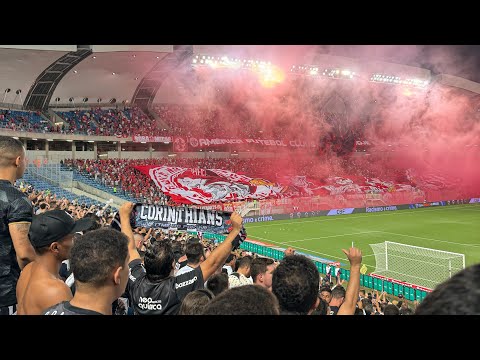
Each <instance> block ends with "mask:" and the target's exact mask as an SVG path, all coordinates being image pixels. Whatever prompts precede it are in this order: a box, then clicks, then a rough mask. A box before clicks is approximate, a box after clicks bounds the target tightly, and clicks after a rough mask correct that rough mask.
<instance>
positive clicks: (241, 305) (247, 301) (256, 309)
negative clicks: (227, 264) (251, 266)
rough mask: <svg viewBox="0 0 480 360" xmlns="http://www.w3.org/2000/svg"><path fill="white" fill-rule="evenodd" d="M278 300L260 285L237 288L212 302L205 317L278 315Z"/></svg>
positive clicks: (204, 313)
mask: <svg viewBox="0 0 480 360" xmlns="http://www.w3.org/2000/svg"><path fill="white" fill-rule="evenodd" d="M278 314H279V305H278V300H277V298H276V297H275V295H273V294H272V292H271V291H269V290H267V289H266V288H264V287H261V286H258V285H244V286H237V287H234V288H232V289H229V290H227V291H224V292H222V293H221V294H220V295H218V296H217V297H215V298H214V299H213V300H212V301H210V302H209V303H208V305H207V307H206V308H205V311H204V312H203V315H278Z"/></svg>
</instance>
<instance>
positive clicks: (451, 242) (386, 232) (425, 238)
mask: <svg viewBox="0 0 480 360" xmlns="http://www.w3.org/2000/svg"><path fill="white" fill-rule="evenodd" d="M379 232H381V233H384V234H390V235H398V236H406V237H411V238H415V239H422V240H429V241H437V242H442V243H447V244H454V245H462V246H471V247H480V245H475V244H463V243H458V242H454V241H447V240H438V239H432V238H427V237H421V236H413V235H405V234H397V233H392V232H388V231H379Z"/></svg>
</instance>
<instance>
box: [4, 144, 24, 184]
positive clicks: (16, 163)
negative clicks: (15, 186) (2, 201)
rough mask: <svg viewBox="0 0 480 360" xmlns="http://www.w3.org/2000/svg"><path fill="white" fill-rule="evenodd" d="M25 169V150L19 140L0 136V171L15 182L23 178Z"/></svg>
mask: <svg viewBox="0 0 480 360" xmlns="http://www.w3.org/2000/svg"><path fill="white" fill-rule="evenodd" d="M26 167H27V158H26V156H25V148H24V147H23V144H22V143H21V142H20V140H17V139H14V138H12V137H9V136H0V170H4V171H8V172H9V174H10V173H11V174H12V175H13V176H14V180H16V179H20V178H21V177H22V176H23V173H24V172H25V168H26Z"/></svg>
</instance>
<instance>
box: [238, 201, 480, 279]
mask: <svg viewBox="0 0 480 360" xmlns="http://www.w3.org/2000/svg"><path fill="white" fill-rule="evenodd" d="M245 228H246V229H247V233H248V238H250V239H252V240H257V241H260V242H263V243H266V244H270V245H274V246H278V247H283V248H286V247H288V246H291V247H293V248H295V249H296V250H297V252H302V253H305V254H309V255H313V256H316V257H319V258H323V259H326V260H331V261H339V262H340V263H341V264H342V267H348V260H347V258H346V256H345V255H344V254H343V252H342V248H344V249H347V248H348V247H350V246H351V245H352V242H353V243H354V245H355V246H356V247H358V248H360V249H361V250H362V253H363V263H364V264H366V265H367V267H368V272H369V273H370V272H374V270H375V257H374V256H373V251H372V248H371V247H370V246H369V244H374V243H381V242H384V241H392V242H397V243H402V244H406V245H414V246H420V247H425V248H431V249H436V250H444V251H450V252H455V253H461V254H465V263H466V266H468V265H472V264H475V263H480V204H466V205H452V206H444V207H430V208H419V209H412V210H400V211H393V212H381V213H365V214H353V215H337V216H321V217H314V218H305V219H291V220H281V221H272V222H264V223H254V224H247V225H245Z"/></svg>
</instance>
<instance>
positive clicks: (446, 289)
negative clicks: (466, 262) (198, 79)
mask: <svg viewBox="0 0 480 360" xmlns="http://www.w3.org/2000/svg"><path fill="white" fill-rule="evenodd" d="M479 289H480V264H476V265H472V266H469V267H467V268H465V269H463V270H462V271H460V272H458V273H456V274H455V275H454V276H452V277H451V278H450V279H448V280H446V281H444V282H443V283H441V284H439V285H438V286H437V287H436V288H435V289H434V290H433V291H432V292H431V293H429V294H428V295H427V296H426V297H425V299H423V300H422V302H421V303H420V304H419V305H418V307H417V309H416V310H415V314H416V315H478V314H480V301H479V293H480V290H479Z"/></svg>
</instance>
